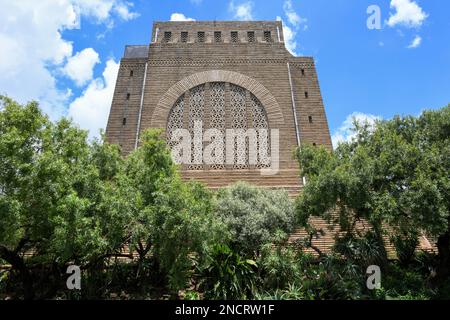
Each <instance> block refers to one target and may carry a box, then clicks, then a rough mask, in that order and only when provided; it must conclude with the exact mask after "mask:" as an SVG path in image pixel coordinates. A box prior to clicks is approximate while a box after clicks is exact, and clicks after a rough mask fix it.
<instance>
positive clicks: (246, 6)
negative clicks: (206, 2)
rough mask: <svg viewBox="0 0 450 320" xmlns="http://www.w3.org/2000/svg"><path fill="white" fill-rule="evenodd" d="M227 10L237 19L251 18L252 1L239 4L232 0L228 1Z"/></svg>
mask: <svg viewBox="0 0 450 320" xmlns="http://www.w3.org/2000/svg"><path fill="white" fill-rule="evenodd" d="M229 10H230V11H231V12H232V13H233V17H234V18H235V19H238V20H244V21H251V20H253V2H252V1H247V2H243V3H241V4H239V5H235V3H234V1H231V2H230V5H229Z"/></svg>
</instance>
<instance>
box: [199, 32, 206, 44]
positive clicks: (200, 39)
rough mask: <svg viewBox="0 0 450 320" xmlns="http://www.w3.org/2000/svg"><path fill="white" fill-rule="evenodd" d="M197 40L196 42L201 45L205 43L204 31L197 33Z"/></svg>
mask: <svg viewBox="0 0 450 320" xmlns="http://www.w3.org/2000/svg"><path fill="white" fill-rule="evenodd" d="M197 40H198V42H201V43H203V42H205V32H204V31H199V32H198V33H197Z"/></svg>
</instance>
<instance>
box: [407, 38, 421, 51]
mask: <svg viewBox="0 0 450 320" xmlns="http://www.w3.org/2000/svg"><path fill="white" fill-rule="evenodd" d="M421 43H422V37H421V36H416V37H415V38H414V39H413V41H412V42H411V44H410V45H409V46H408V49H415V48H418V47H419V46H420V44H421Z"/></svg>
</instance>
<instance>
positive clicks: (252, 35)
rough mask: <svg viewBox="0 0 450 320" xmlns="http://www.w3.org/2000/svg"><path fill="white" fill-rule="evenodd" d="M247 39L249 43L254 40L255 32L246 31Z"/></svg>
mask: <svg viewBox="0 0 450 320" xmlns="http://www.w3.org/2000/svg"><path fill="white" fill-rule="evenodd" d="M247 41H248V42H249V43H253V42H255V32H254V31H249V32H247Z"/></svg>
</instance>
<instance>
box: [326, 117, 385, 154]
mask: <svg viewBox="0 0 450 320" xmlns="http://www.w3.org/2000/svg"><path fill="white" fill-rule="evenodd" d="M378 120H381V117H379V116H374V115H372V114H364V113H361V112H354V113H352V114H351V115H349V116H348V117H347V119H345V121H344V122H343V123H342V125H341V126H340V127H339V128H338V129H337V130H336V131H335V132H334V133H333V135H332V136H331V140H332V142H333V146H334V147H335V148H336V147H337V146H338V145H339V143H341V142H350V141H352V140H353V139H354V138H355V137H356V134H355V132H354V131H353V130H352V129H353V128H354V125H353V123H354V121H357V122H358V123H367V124H369V125H370V126H373V125H374V124H375V123H376V121H378Z"/></svg>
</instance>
